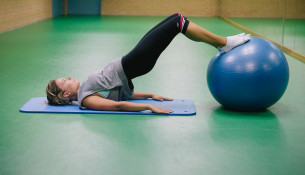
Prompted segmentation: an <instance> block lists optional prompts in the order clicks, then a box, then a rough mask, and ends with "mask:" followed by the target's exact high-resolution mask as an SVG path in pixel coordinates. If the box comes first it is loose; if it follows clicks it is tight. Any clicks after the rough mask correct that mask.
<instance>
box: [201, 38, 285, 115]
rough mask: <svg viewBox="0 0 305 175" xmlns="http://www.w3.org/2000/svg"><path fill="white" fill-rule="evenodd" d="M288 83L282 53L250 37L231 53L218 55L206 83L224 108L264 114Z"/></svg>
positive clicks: (210, 66) (211, 63)
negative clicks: (262, 112) (262, 111)
mask: <svg viewBox="0 0 305 175" xmlns="http://www.w3.org/2000/svg"><path fill="white" fill-rule="evenodd" d="M288 81H289V67H288V63H287V60H286V57H285V55H284V54H283V52H282V51H281V50H280V49H279V48H278V47H277V46H276V45H275V44H273V43H272V42H270V41H268V40H265V39H263V38H259V37H251V40H250V41H248V42H247V43H245V44H243V45H241V46H238V47H236V48H234V49H232V50H231V51H229V52H226V53H224V52H219V53H218V54H216V55H215V56H214V57H213V58H212V60H211V61H210V63H209V66H208V70H207V83H208V87H209V89H210V92H211V94H212V95H213V97H214V98H215V99H216V100H217V101H218V102H219V103H220V104H222V105H223V107H225V108H228V109H232V110H238V111H261V110H265V109H267V108H268V107H270V106H272V105H273V104H275V103H276V102H277V101H278V100H279V99H280V98H281V97H282V95H283V94H284V92H285V90H286V88H287V85H288Z"/></svg>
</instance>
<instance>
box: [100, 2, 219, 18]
mask: <svg viewBox="0 0 305 175" xmlns="http://www.w3.org/2000/svg"><path fill="white" fill-rule="evenodd" d="M218 3H219V0H102V15H150V16H155V15H158V16H167V15H169V14H172V13H175V12H180V13H182V14H184V15H187V16H217V15H218Z"/></svg>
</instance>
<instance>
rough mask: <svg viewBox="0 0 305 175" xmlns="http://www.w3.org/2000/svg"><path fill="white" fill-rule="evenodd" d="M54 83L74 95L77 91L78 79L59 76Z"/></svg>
mask: <svg viewBox="0 0 305 175" xmlns="http://www.w3.org/2000/svg"><path fill="white" fill-rule="evenodd" d="M55 82H56V85H57V86H58V87H59V88H60V89H62V90H63V91H64V92H68V93H71V95H75V94H77V92H78V88H79V81H77V80H74V79H73V78H71V77H68V78H59V79H57V80H55Z"/></svg>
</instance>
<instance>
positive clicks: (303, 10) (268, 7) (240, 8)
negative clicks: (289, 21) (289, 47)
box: [219, 0, 305, 19]
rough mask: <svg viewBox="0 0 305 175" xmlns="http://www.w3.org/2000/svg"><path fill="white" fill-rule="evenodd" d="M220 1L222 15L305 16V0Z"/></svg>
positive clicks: (295, 17)
mask: <svg viewBox="0 0 305 175" xmlns="http://www.w3.org/2000/svg"><path fill="white" fill-rule="evenodd" d="M219 2H220V3H219V7H220V10H219V14H220V15H221V16H227V17H251V18H252V17H254V18H255V17H264V18H282V17H283V16H284V17H285V18H294V19H301V18H303V19H304V18H305V0H238V1H236V0H220V1H219ZM283 14H284V15H283Z"/></svg>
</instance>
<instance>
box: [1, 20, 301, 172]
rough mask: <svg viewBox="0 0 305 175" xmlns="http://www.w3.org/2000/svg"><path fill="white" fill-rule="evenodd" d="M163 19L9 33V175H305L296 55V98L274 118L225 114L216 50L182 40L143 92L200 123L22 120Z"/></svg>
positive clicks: (61, 117)
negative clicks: (188, 107)
mask: <svg viewBox="0 0 305 175" xmlns="http://www.w3.org/2000/svg"><path fill="white" fill-rule="evenodd" d="M162 19H164V17H134V16H129V17H126V16H96V17H95V16H70V17H60V18H54V19H49V20H45V21H41V22H38V23H35V24H32V25H29V26H26V27H23V28H20V29H17V30H14V31H11V32H6V33H2V34H0V58H1V59H0V82H1V86H0V97H1V98H0V106H1V108H0V114H1V117H0V174H22V175H41V174H45V175H53V174H73V175H75V174H111V175H114V174H115V175H119V174H131V175H137V174H139V175H143V174H145V175H150V174H151V175H156V174H158V175H169V174H175V175H179V174H181V175H186V174H190V175H202V174H218V175H220V174H234V175H239V174H240V175H244V174H253V175H257V174H260V175H272V174H276V175H280V174H304V172H305V149H304V148H305V107H304V104H305V83H304V77H305V65H304V63H302V62H301V61H299V60H296V59H295V58H292V57H290V56H288V55H286V57H287V60H288V63H289V66H290V81H289V85H288V88H287V91H286V93H285V94H284V95H283V97H282V98H281V99H280V101H278V103H276V104H275V105H273V106H272V107H270V108H269V109H268V110H267V111H265V112H260V113H241V112H232V111H227V110H224V109H223V108H221V106H220V105H219V104H218V103H217V102H216V101H215V100H214V98H213V97H212V95H211V94H210V92H209V90H208V87H207V83H206V70H207V66H208V63H209V60H210V59H211V58H212V57H213V55H215V54H216V53H217V50H216V49H214V48H212V47H211V46H208V45H206V44H204V43H196V42H192V41H190V40H188V39H187V38H186V37H184V36H183V35H181V34H180V35H178V36H177V37H176V38H175V39H174V41H173V42H172V43H171V45H170V46H169V47H168V49H167V50H166V51H164V53H163V54H162V55H161V57H160V59H159V61H158V63H157V64H156V66H155V68H154V70H153V71H152V72H150V73H149V74H147V75H145V76H143V77H140V78H138V79H136V80H135V81H134V85H135V87H136V88H135V90H136V91H140V92H141V91H142V92H153V93H156V94H160V95H164V96H169V97H172V98H184V99H190V100H193V101H194V104H195V106H196V109H197V114H196V115H194V116H183V117H182V116H162V115H157V116H142V115H96V114H41V113H40V114H38V113H37V114H36V113H21V112H19V108H20V107H21V106H22V105H23V104H24V103H26V102H27V101H28V100H29V99H30V98H32V97H38V96H45V87H46V85H47V83H48V82H49V80H51V79H56V78H61V77H68V76H71V77H73V78H75V79H78V80H80V81H82V80H85V79H86V77H87V75H88V74H90V73H91V72H92V71H94V70H98V69H101V68H102V67H103V66H105V65H106V64H107V63H108V62H109V61H111V60H112V59H114V58H117V57H120V56H122V55H124V54H126V53H127V52H128V51H129V50H131V49H132V48H133V47H134V46H135V45H136V44H137V42H138V41H139V40H140V39H141V37H142V36H143V35H144V34H145V33H146V32H147V31H148V30H149V29H150V28H152V27H153V26H154V25H156V24H157V23H158V22H159V21H161V20H162ZM190 19H191V20H192V21H194V22H195V23H197V24H199V25H200V26H202V27H205V28H206V29H208V30H210V31H212V32H214V33H216V34H218V35H222V36H228V35H234V34H237V33H241V32H242V31H241V30H239V29H237V28H235V27H233V26H231V25H230V24H228V23H226V22H225V21H223V20H221V19H219V18H199V17H190ZM266 30H267V29H266ZM301 37H302V38H303V39H304V38H305V35H303V36H301ZM303 46H304V43H303ZM303 48H304V47H303Z"/></svg>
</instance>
